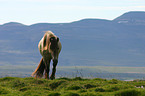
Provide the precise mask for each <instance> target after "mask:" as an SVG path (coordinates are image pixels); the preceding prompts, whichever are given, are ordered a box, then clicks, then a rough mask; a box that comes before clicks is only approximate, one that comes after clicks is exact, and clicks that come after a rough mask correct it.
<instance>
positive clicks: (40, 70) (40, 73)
mask: <svg viewBox="0 0 145 96" xmlns="http://www.w3.org/2000/svg"><path fill="white" fill-rule="evenodd" d="M44 68H45V63H44V61H43V58H42V59H41V61H40V63H39V65H38V67H37V68H36V70H35V71H34V72H33V73H32V75H31V76H33V77H34V76H35V78H37V77H38V78H41V77H42V76H43V72H44Z"/></svg>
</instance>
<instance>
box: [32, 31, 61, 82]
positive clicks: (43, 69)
mask: <svg viewBox="0 0 145 96" xmlns="http://www.w3.org/2000/svg"><path fill="white" fill-rule="evenodd" d="M38 49H39V51H40V54H41V55H42V59H41V61H40V63H39V65H38V67H37V68H36V70H35V71H34V72H33V73H32V76H35V78H42V76H43V73H44V75H45V79H49V70H50V62H51V60H52V61H53V68H52V74H51V76H50V79H52V80H53V79H55V72H56V66H57V63H58V56H59V53H60V51H61V43H60V41H59V38H58V37H57V36H55V35H54V33H52V32H51V31H46V33H45V34H44V36H43V38H42V39H41V40H40V42H39V44H38Z"/></svg>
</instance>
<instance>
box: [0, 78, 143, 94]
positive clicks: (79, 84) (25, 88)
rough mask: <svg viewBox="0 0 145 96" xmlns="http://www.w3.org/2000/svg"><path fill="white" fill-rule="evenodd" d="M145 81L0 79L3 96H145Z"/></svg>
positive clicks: (0, 92)
mask: <svg viewBox="0 0 145 96" xmlns="http://www.w3.org/2000/svg"><path fill="white" fill-rule="evenodd" d="M141 86H142V87H145V81H139V80H136V81H120V80H116V79H112V80H106V79H100V78H95V79H82V78H80V77H76V78H58V79H55V80H46V79H34V78H30V77H29V78H18V77H4V78H0V95H1V96H145V89H144V88H137V87H141Z"/></svg>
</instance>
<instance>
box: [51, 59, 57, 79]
mask: <svg viewBox="0 0 145 96" xmlns="http://www.w3.org/2000/svg"><path fill="white" fill-rule="evenodd" d="M57 63H58V60H53V68H52V74H51V76H50V79H51V80H53V79H55V72H56V66H57Z"/></svg>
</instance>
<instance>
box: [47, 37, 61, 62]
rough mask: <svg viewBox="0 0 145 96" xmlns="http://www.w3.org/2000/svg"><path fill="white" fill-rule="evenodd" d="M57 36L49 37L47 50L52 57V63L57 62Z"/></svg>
mask: <svg viewBox="0 0 145 96" xmlns="http://www.w3.org/2000/svg"><path fill="white" fill-rule="evenodd" d="M58 42H59V38H58V37H51V38H50V45H49V51H50V53H51V56H52V59H53V62H54V63H57V62H58V55H59V44H58Z"/></svg>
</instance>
